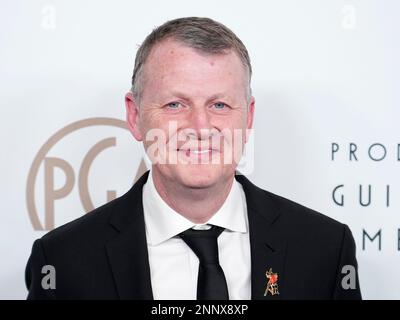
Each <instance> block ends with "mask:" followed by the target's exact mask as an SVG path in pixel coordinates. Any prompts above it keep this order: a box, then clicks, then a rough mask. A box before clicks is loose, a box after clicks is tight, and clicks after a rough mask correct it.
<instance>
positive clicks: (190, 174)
mask: <svg viewBox="0 0 400 320" xmlns="http://www.w3.org/2000/svg"><path fill="white" fill-rule="evenodd" d="M247 81H248V78H247V74H246V71H245V68H244V67H243V65H242V63H241V61H240V59H239V58H238V56H237V55H236V54H235V53H234V52H232V51H231V52H229V53H227V54H221V55H206V54H202V53H199V52H198V51H196V50H195V49H192V48H190V47H187V46H185V45H183V44H180V43H178V42H176V41H173V40H165V41H163V42H161V43H160V44H158V45H156V46H155V47H154V48H153V50H152V51H151V54H150V56H149V57H148V59H147V60H146V64H145V68H144V79H143V82H142V96H141V99H140V106H138V105H137V103H136V102H135V101H134V98H133V96H132V94H131V93H128V94H127V96H126V105H127V113H128V114H127V116H128V123H129V127H130V129H131V131H132V133H133V135H134V136H135V138H136V139H137V140H139V141H141V140H143V143H144V146H145V149H146V152H147V154H148V155H149V157H150V159H151V160H152V162H153V170H155V171H157V173H158V174H160V175H161V176H162V177H163V178H164V179H168V180H170V181H174V182H175V183H178V184H180V185H182V186H184V187H188V188H207V187H210V186H213V185H215V184H216V183H218V182H220V183H223V182H226V181H227V180H228V179H230V178H232V177H233V175H234V172H235V168H236V166H237V162H238V160H239V157H238V154H241V149H242V148H243V146H244V143H245V142H246V141H247V134H246V129H250V128H251V126H252V120H253V113H254V99H253V98H251V101H250V102H248V101H247V99H246V97H247V96H246V92H247V91H246V90H247V86H246V84H247ZM155 132H156V134H155V135H154V133H155ZM157 132H158V133H157ZM159 133H162V134H163V135H164V137H165V138H163V139H162V138H161V139H160V138H158V141H157V139H155V140H154V136H158V135H159ZM151 136H152V137H153V139H149V138H150V137H151ZM156 145H157V148H154V147H155V146H156ZM160 147H161V148H160ZM163 147H165V148H163ZM155 150H157V152H155ZM160 160H161V161H160Z"/></svg>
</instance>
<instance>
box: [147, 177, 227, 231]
mask: <svg viewBox="0 0 400 320" xmlns="http://www.w3.org/2000/svg"><path fill="white" fill-rule="evenodd" d="M150 174H152V178H153V182H154V186H155V188H156V190H157V192H158V194H159V195H160V197H161V198H162V199H163V200H164V201H165V202H166V203H167V204H168V205H169V206H170V207H171V208H172V209H174V210H175V211H176V212H178V213H179V214H181V215H182V216H184V217H185V218H186V219H188V220H190V221H192V222H193V223H196V224H202V223H206V222H207V221H208V220H210V218H211V217H212V216H213V215H214V214H215V213H216V212H217V211H218V210H219V208H221V207H222V205H223V203H224V202H225V200H226V198H227V197H228V194H229V192H230V190H231V187H232V183H233V180H234V175H232V177H229V178H228V179H225V180H224V179H220V180H219V181H218V182H217V183H216V184H214V185H211V186H209V187H207V188H190V187H187V186H183V185H179V184H177V183H176V182H175V181H172V180H169V179H168V178H164V177H163V176H162V175H161V174H160V173H159V172H158V171H157V170H151V172H150Z"/></svg>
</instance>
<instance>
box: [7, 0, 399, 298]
mask: <svg viewBox="0 0 400 320" xmlns="http://www.w3.org/2000/svg"><path fill="white" fill-rule="evenodd" d="M0 5H1V10H0V29H1V32H0V84H1V85H0V104H1V107H0V108H1V109H0V110H1V117H0V130H1V138H2V145H3V148H2V152H1V159H0V161H1V162H0V164H1V180H0V188H1V189H0V191H1V201H0V219H1V220H0V221H1V222H0V257H1V261H0V298H2V299H24V298H25V297H26V294H27V292H26V289H25V286H24V268H25V264H26V261H27V258H28V256H29V253H30V250H31V245H32V242H33V241H34V239H36V238H38V237H41V236H42V235H43V234H44V233H45V232H47V231H46V230H35V228H36V229H46V228H47V229H49V228H51V227H52V221H51V217H54V226H59V225H61V224H63V223H65V222H67V221H70V220H72V219H75V218H77V217H79V216H81V215H82V214H84V212H85V209H87V208H89V207H91V205H93V206H99V205H101V204H103V203H105V202H106V201H107V199H111V198H112V197H113V196H115V195H117V196H119V195H121V194H123V193H124V192H125V191H126V190H128V188H129V187H130V185H131V184H132V181H133V180H134V178H135V175H136V173H137V171H138V167H139V163H140V160H141V158H142V153H143V151H142V147H141V146H140V145H138V144H137V143H136V142H135V141H134V140H133V138H131V136H130V134H129V133H128V132H127V131H126V130H125V129H124V128H123V127H121V122H119V121H118V119H120V120H124V119H125V113H124V103H123V97H124V93H125V92H126V90H127V89H128V88H129V87H130V77H131V73H132V68H133V63H134V56H135V52H136V48H137V45H138V44H140V43H141V42H142V41H143V39H144V37H145V36H146V35H147V34H148V33H149V32H150V31H151V30H152V29H153V28H154V27H155V26H157V25H160V24H162V23H163V22H165V21H166V20H169V19H172V18H177V17H181V16H191V15H196V16H208V17H211V18H214V19H216V20H218V21H220V22H222V23H224V24H226V25H227V26H228V27H230V28H231V29H232V30H233V31H235V32H236V33H237V34H238V36H239V37H240V38H241V39H242V40H243V42H244V43H245V44H246V46H247V48H248V50H249V52H250V56H251V58H252V64H253V69H254V78H253V92H254V95H255V98H256V120H255V130H254V145H255V154H254V159H255V160H254V167H253V170H252V172H251V173H250V174H249V175H248V177H249V178H250V179H251V180H252V181H253V182H255V183H256V184H258V185H259V186H261V187H263V188H265V189H267V190H269V191H272V192H274V193H278V194H280V195H282V196H285V197H288V198H290V199H292V200H295V201H297V202H300V203H302V204H304V205H306V206H309V207H311V208H313V209H315V210H318V211H320V212H322V213H324V214H326V215H329V216H331V217H333V218H335V219H337V220H339V221H341V222H344V223H347V224H348V225H349V226H350V228H351V230H352V232H353V235H354V238H355V240H356V244H357V257H358V261H359V269H360V281H361V289H362V294H363V297H364V298H366V299H400V289H399V288H400V274H399V269H400V251H399V250H400V248H399V246H400V242H399V235H400V231H399V229H400V222H399V220H400V219H399V215H400V200H399V195H400V179H399V178H400V173H399V172H400V171H399V166H400V159H399V158H400V154H399V153H400V147H399V144H400V135H399V127H398V125H397V126H396V124H398V122H399V119H400V111H399V106H400V104H399V102H400V90H399V89H400V86H399V85H400V62H399V59H398V57H400V37H399V30H400V2H399V1H396V0H393V1H389V0H386V1H378V0H376V1H367V0H363V1H356V0H347V1H341V0H337V1H318V0H302V1H287V0H284V1H282V0H280V1H250V0H249V1H232V0H224V1H214V0H203V1H178V0H171V1H152V0H149V1H133V0H131V1H94V0H93V1H77V0H74V1H54V0H53V1H52V0H47V1H39V0H38V1H28V0H25V1H22V0H20V1H15V0H9V1H4V0H1V1H0ZM104 118H106V119H104ZM84 119H89V120H88V121H86V122H80V121H81V120H84ZM110 119H117V120H110ZM71 124H72V125H71ZM70 125H71V126H70ZM68 126H69V127H68ZM65 127H66V129H65V130H68V129H70V131H65V130H64V131H61V132H59V134H58V135H57V136H56V138H59V139H58V140H57V139H56V140H57V141H56V140H54V141H53V140H51V141H49V139H50V137H52V136H53V135H54V134H56V133H57V132H58V131H59V130H61V129H63V128H65ZM105 139H106V140H105ZM98 143H100V144H98ZM333 143H336V144H337V146H338V148H339V150H338V151H337V152H335V155H334V158H333V159H332V152H331V150H332V144H333ZM96 144H98V145H97V149H96V148H95V149H94V150H92V152H89V150H90V149H91V148H92V147H94V146H95V145H96ZM42 147H43V148H47V149H48V150H45V149H42V152H41V154H40V153H39V151H40V150H41V148H42ZM350 148H352V150H355V148H356V149H357V150H356V151H355V152H354V155H355V156H356V157H357V160H355V157H354V156H352V158H351V159H352V160H350V157H351V154H350ZM96 150H97V152H96ZM38 153H39V155H38ZM37 155H38V156H37ZM91 156H92V157H91ZM35 157H37V158H36V160H35ZM43 158H45V159H46V160H44V161H43ZM54 158H57V159H59V160H57V159H56V160H55V159H54ZM380 158H383V159H382V160H380V161H377V159H380ZM373 159H375V160H373ZM85 160H86V161H85ZM90 160H93V161H90ZM35 161H36V164H37V165H38V167H37V170H36V171H35V166H32V165H33V164H34V162H35ZM52 165H53V166H52ZM45 168H47V170H45ZM29 175H30V176H31V178H32V177H33V178H32V179H31V181H30V182H29V181H28V177H29ZM32 181H33V182H32ZM339 185H343V187H340V188H338V190H337V193H336V194H335V199H336V201H337V202H338V203H340V202H341V196H343V200H344V205H343V206H340V205H338V204H336V203H335V201H334V200H333V195H332V193H333V190H334V188H335V187H337V186H339ZM360 186H361V187H360ZM369 186H370V188H371V194H370V195H371V201H370V203H369V204H368V191H369V190H368V188H369ZM360 188H361V196H362V198H361V201H362V203H364V205H361V204H360V199H359V198H360ZM54 190H61V191H59V192H58V194H57V192H54ZM85 192H86V193H88V194H90V201H91V202H92V203H88V201H87V200H86V202H85V201H81V198H84V199H85ZM81 194H82V195H83V196H82V197H81V196H80V195H81ZM29 199H30V200H29ZM29 201H30V202H29ZM90 201H89V202H90ZM83 202H85V203H83ZM46 203H47V206H46ZM35 210H36V211H35ZM35 212H36V213H35ZM35 217H36V224H35V222H34V220H35ZM46 217H47V218H46ZM46 219H47V220H46ZM45 220H46V221H47V222H46V223H45ZM379 232H380V233H379ZM363 234H364V236H363ZM375 235H376V237H375V238H374V236H375ZM368 236H369V237H370V238H374V240H373V241H371V240H369V239H368ZM363 240H364V241H363ZM363 242H364V243H363Z"/></svg>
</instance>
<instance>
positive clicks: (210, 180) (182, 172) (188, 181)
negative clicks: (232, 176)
mask: <svg viewBox="0 0 400 320" xmlns="http://www.w3.org/2000/svg"><path fill="white" fill-rule="evenodd" d="M177 175H178V176H179V178H180V180H181V181H182V182H183V184H184V185H186V186H187V187H190V188H207V187H210V186H212V185H214V184H216V183H217V182H218V181H220V179H221V178H222V177H223V170H222V168H221V167H219V166H218V167H216V166H213V165H200V164H195V165H185V166H183V167H181V168H179V169H178V172H177Z"/></svg>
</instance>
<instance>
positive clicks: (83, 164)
mask: <svg viewBox="0 0 400 320" xmlns="http://www.w3.org/2000/svg"><path fill="white" fill-rule="evenodd" d="M132 140H133V137H132V135H131V134H130V132H129V130H128V129H127V126H126V123H125V121H123V120H119V119H113V118H89V119H84V120H80V121H77V122H74V123H71V124H69V125H67V126H66V127H64V128H62V129H61V130H59V131H57V132H56V133H55V134H53V135H52V136H51V137H50V138H49V139H48V140H47V141H46V142H45V144H44V145H43V146H42V147H41V148H40V150H39V151H38V153H37V154H36V156H35V158H34V160H33V162H32V165H31V168H30V170H29V174H28V181H27V185H26V201H27V209H28V214H29V218H30V220H31V223H32V226H33V229H34V230H52V229H54V228H55V225H56V224H57V225H58V224H59V223H55V216H57V217H59V219H60V220H62V219H63V218H64V220H65V222H67V221H69V220H71V219H73V218H77V216H75V217H74V216H70V217H65V216H66V215H68V214H71V212H72V213H73V214H79V212H81V210H79V208H76V203H79V202H80V203H81V204H82V207H83V209H84V211H85V212H89V211H92V210H93V209H94V208H95V204H94V201H93V198H96V200H97V201H95V203H96V206H97V205H100V204H102V203H105V202H108V201H111V200H113V199H115V198H116V197H117V192H116V190H104V186H109V185H116V186H118V188H114V189H119V190H120V192H121V193H124V192H126V191H127V190H128V189H129V188H130V186H132V184H133V183H134V181H135V180H136V179H137V178H138V176H140V175H141V174H143V173H144V172H145V171H146V170H147V169H146V165H145V162H144V160H143V153H144V152H143V147H142V146H141V144H139V143H136V141H132ZM127 168H128V169H127ZM127 170H130V171H129V172H127ZM92 171H93V172H94V173H93V174H91V172H92ZM135 171H137V172H136V175H135ZM91 185H94V186H95V187H92V189H93V190H91V188H90V186H91ZM76 197H78V198H79V200H80V201H77V198H76ZM68 198H72V199H71V200H69V202H68ZM62 201H64V202H62ZM57 202H60V203H61V202H62V205H61V204H60V205H59V206H58V207H57ZM74 206H75V208H74ZM56 207H57V209H58V210H56ZM56 211H57V215H56ZM61 211H62V212H61ZM60 224H61V223H60Z"/></svg>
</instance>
